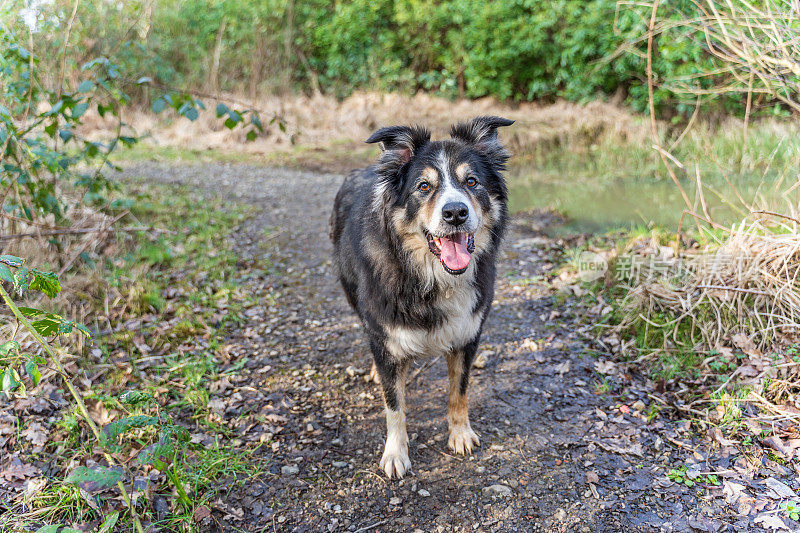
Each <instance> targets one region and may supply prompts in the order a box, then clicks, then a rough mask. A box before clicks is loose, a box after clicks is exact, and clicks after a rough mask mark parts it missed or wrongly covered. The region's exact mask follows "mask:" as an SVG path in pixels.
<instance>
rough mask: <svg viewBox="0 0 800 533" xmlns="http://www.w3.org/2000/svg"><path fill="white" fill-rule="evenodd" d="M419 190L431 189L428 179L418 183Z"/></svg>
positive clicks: (426, 190)
mask: <svg viewBox="0 0 800 533" xmlns="http://www.w3.org/2000/svg"><path fill="white" fill-rule="evenodd" d="M417 190H419V191H420V192H428V191H429V190H431V184H430V183H428V182H427V181H423V182H421V183H420V184H419V185H417Z"/></svg>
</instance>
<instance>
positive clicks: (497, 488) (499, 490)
mask: <svg viewBox="0 0 800 533" xmlns="http://www.w3.org/2000/svg"><path fill="white" fill-rule="evenodd" d="M483 492H485V493H492V494H499V495H501V496H511V494H512V492H513V491H512V490H511V487H509V486H508V485H501V484H499V483H498V484H496V485H489V486H488V487H484V488H483Z"/></svg>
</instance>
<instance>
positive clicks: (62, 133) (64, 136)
mask: <svg viewBox="0 0 800 533" xmlns="http://www.w3.org/2000/svg"><path fill="white" fill-rule="evenodd" d="M58 136H59V137H61V140H62V141H64V142H67V141H68V140H70V139H72V137H73V135H72V131H71V130H66V129H64V130H58Z"/></svg>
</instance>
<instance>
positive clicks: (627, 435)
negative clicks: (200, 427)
mask: <svg viewBox="0 0 800 533" xmlns="http://www.w3.org/2000/svg"><path fill="white" fill-rule="evenodd" d="M126 174H127V175H129V176H130V177H132V178H140V177H141V178H144V179H146V180H155V181H160V182H169V183H184V184H187V185H192V186H197V187H201V188H203V189H206V190H208V191H209V192H210V193H214V194H222V195H227V196H228V197H230V198H231V199H232V200H234V201H237V202H247V203H250V204H253V205H255V206H256V207H257V209H258V212H257V214H256V215H255V216H254V217H253V218H252V219H250V220H249V221H248V222H247V223H246V224H245V225H244V226H243V227H242V228H241V230H240V231H239V232H237V233H236V234H235V235H233V236H232V246H234V247H235V248H236V249H237V251H239V253H241V254H242V256H243V258H244V259H243V262H242V272H243V279H242V282H243V283H245V284H246V286H247V287H248V288H249V290H252V291H253V292H254V293H255V294H259V295H263V297H264V298H263V302H264V303H263V306H260V307H255V308H253V309H250V310H249V311H248V312H247V315H248V316H247V323H245V324H243V325H242V327H241V329H239V330H238V331H236V332H235V333H234V334H233V335H232V337H231V339H230V343H229V344H228V345H227V346H226V355H225V360H224V361H222V367H223V368H233V367H234V365H237V364H238V365H243V366H242V368H243V369H242V371H241V372H240V373H239V374H238V375H236V376H235V377H232V378H230V379H229V378H227V377H226V378H225V379H224V380H222V382H218V383H215V384H212V385H211V386H210V390H211V391H212V393H213V394H212V397H213V398H220V399H223V400H224V402H223V403H222V405H224V406H227V407H224V410H222V411H221V412H220V416H221V417H222V418H223V419H224V420H225V421H227V422H228V423H230V424H231V425H232V426H233V427H236V428H237V432H238V433H239V435H240V437H241V439H240V440H241V442H242V443H252V442H255V443H259V442H260V443H262V445H261V446H260V447H259V448H258V451H257V455H258V456H259V457H260V458H263V459H266V460H267V461H268V462H267V465H268V473H267V474H265V475H263V476H262V477H261V478H260V479H256V480H254V481H253V482H249V483H246V484H245V486H244V488H243V489H241V490H239V489H236V490H232V491H231V492H230V493H228V494H227V495H226V496H225V497H223V498H221V499H220V501H218V502H217V503H216V505H215V509H214V515H213V516H212V517H211V518H210V519H206V521H205V522H204V523H203V524H202V526H203V529H205V530H210V531H212V530H225V531H262V530H263V531H272V530H279V531H314V532H318V531H354V532H364V531H415V532H416V531H423V532H428V531H438V532H444V531H447V532H450V531H685V530H693V528H695V529H698V530H702V531H720V530H723V529H726V528H735V529H739V528H738V527H736V526H737V524H736V520H737V519H736V518H735V517H733V516H730V515H726V514H725V513H724V512H722V511H720V509H719V508H718V506H717V505H716V504H713V502H712V503H709V500H706V499H701V498H699V497H698V493H699V491H692V490H687V489H686V487H683V486H680V485H676V484H674V483H670V482H668V481H667V480H666V478H665V476H664V473H665V472H666V470H668V469H669V468H671V467H672V466H673V465H676V464H677V465H680V464H684V462H685V460H686V458H687V456H688V457H689V460H691V451H687V450H685V449H683V448H682V447H680V446H676V445H674V444H673V443H672V441H678V440H679V439H680V438H681V431H683V430H684V429H685V428H686V426H685V425H684V423H683V422H681V421H678V420H674V421H673V420H669V418H668V417H667V416H664V415H663V414H662V416H659V417H657V418H656V419H655V420H653V421H651V422H648V421H647V414H648V413H652V411H651V405H652V403H653V401H652V400H651V399H650V398H648V396H647V392H648V385H649V387H652V384H647V383H644V382H643V381H642V380H641V379H638V378H635V377H631V376H630V374H628V373H627V372H625V371H624V370H622V369H620V368H618V367H615V365H614V364H613V363H610V362H608V363H607V362H605V360H609V361H610V360H611V357H610V356H604V354H603V353H602V351H597V346H594V345H592V343H591V340H592V338H593V337H594V334H593V330H592V326H591V323H590V321H589V320H588V319H586V318H585V317H584V311H585V306H581V305H580V304H579V303H577V302H576V301H574V300H572V299H570V298H564V297H560V296H557V295H556V292H555V290H554V289H553V287H552V286H551V284H550V283H548V282H547V281H546V280H547V279H548V276H547V274H548V270H549V269H551V268H552V266H553V263H552V262H553V258H554V257H556V256H557V255H558V254H559V253H561V251H562V248H563V243H561V242H558V241H554V240H552V239H550V238H547V237H545V236H544V235H543V234H541V233H537V232H536V231H535V230H533V229H531V226H532V225H536V224H533V223H535V222H542V221H536V220H533V221H532V220H530V219H529V218H528V219H526V218H517V219H515V220H514V221H513V223H512V226H511V229H510V231H509V234H508V237H507V239H506V242H505V245H504V249H503V253H502V255H501V257H500V263H499V279H498V283H497V291H496V292H497V295H496V300H495V303H494V308H493V310H492V313H491V315H490V317H489V319H488V323H487V326H486V328H485V333H484V338H483V342H482V346H481V348H480V349H479V353H480V352H482V353H483V355H484V356H485V357H486V360H487V362H486V365H485V367H484V368H481V369H475V371H474V373H473V376H474V377H473V380H472V385H471V388H470V409H471V418H472V422H473V424H472V425H473V428H474V429H475V430H476V431H477V432H478V433H479V434H480V436H481V448H480V449H479V450H478V451H477V453H475V454H474V455H473V456H472V457H468V458H464V457H461V456H458V457H457V456H454V455H452V454H451V453H450V451H449V449H448V447H447V424H446V420H445V413H446V387H447V372H446V365H445V362H444V360H443V359H442V358H438V359H432V360H427V361H419V362H418V363H417V365H416V366H415V369H414V370H412V372H411V379H410V384H409V386H408V404H409V405H408V430H409V435H410V438H411V445H410V457H411V461H412V464H413V469H414V474H413V475H412V476H410V477H406V478H405V479H404V480H402V481H399V482H398V481H388V480H387V479H385V477H384V476H383V475H382V473H381V472H380V470H379V469H378V460H379V458H380V454H381V451H382V446H383V439H384V431H385V430H384V416H383V410H382V403H381V399H380V392H379V389H378V387H377V386H376V385H374V384H372V383H365V382H364V380H363V376H362V375H363V373H364V372H365V371H368V370H369V365H370V356H369V352H368V348H367V346H366V343H365V342H364V341H363V339H362V332H361V328H360V325H359V324H358V321H357V319H356V317H355V315H354V314H353V313H352V311H351V310H350V309H349V307H348V306H347V303H346V301H345V298H344V296H343V294H342V292H341V290H340V288H339V286H338V284H337V282H336V279H335V276H334V274H333V272H332V268H331V264H330V260H329V255H330V250H331V246H330V242H329V240H328V227H327V220H328V214H329V210H330V206H331V205H332V201H333V197H334V195H335V192H336V190H337V188H338V185H339V183H340V181H341V179H342V177H341V176H339V175H330V174H317V173H308V172H302V171H292V170H284V169H273V168H262V167H254V166H235V165H224V164H206V165H202V166H181V167H168V166H160V165H158V164H138V165H135V166H132V167H129V168H128V169H127V170H126ZM198 208H202V206H198ZM545 222H546V221H545ZM598 369H599V370H600V372H598ZM615 391H616V392H615ZM621 405H622V406H623V408H622V410H620V406H621ZM628 407H630V409H628ZM669 439H672V440H669ZM704 466H705V467H708V468H710V467H718V466H719V465H710V464H704ZM723 466H724V465H723ZM739 526H743V524H739Z"/></svg>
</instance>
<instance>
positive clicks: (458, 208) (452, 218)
mask: <svg viewBox="0 0 800 533" xmlns="http://www.w3.org/2000/svg"><path fill="white" fill-rule="evenodd" d="M442 218H443V219H444V221H445V222H447V223H448V224H452V225H453V226H460V225H461V224H463V223H464V222H466V221H467V218H469V209H468V208H467V204H465V203H464V202H448V203H446V204H444V207H443V208H442Z"/></svg>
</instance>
